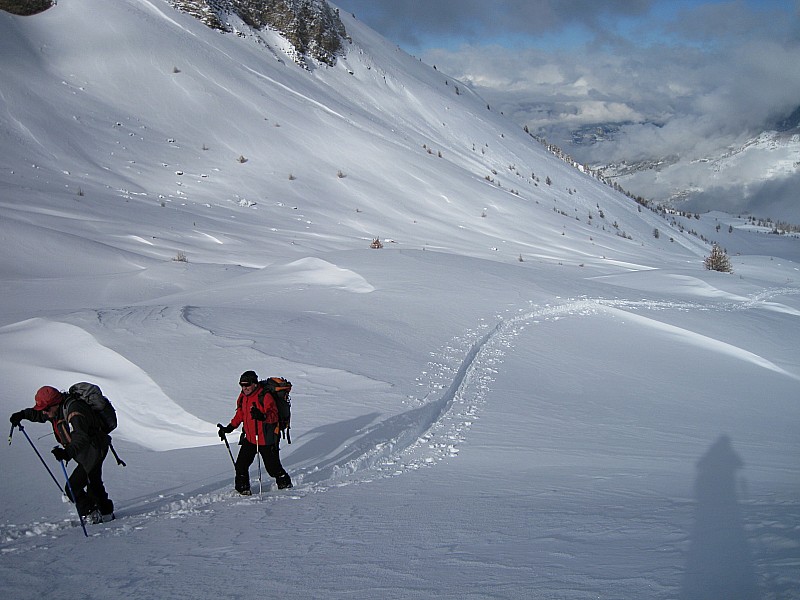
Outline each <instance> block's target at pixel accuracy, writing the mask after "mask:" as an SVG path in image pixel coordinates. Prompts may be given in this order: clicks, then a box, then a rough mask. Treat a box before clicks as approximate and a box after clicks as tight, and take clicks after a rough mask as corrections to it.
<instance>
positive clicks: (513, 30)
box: [335, 0, 800, 54]
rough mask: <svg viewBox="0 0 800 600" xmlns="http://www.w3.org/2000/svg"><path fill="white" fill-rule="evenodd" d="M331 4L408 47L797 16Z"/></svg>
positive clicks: (634, 34) (405, 2) (752, 10)
mask: <svg viewBox="0 0 800 600" xmlns="http://www.w3.org/2000/svg"><path fill="white" fill-rule="evenodd" d="M335 4H337V5H338V6H339V7H340V8H342V9H343V10H346V11H348V12H351V13H354V14H355V15H356V16H357V17H358V18H359V19H361V20H363V21H364V22H365V23H367V24H368V25H370V26H371V27H373V28H374V29H376V30H377V31H379V32H381V33H382V34H384V35H385V36H386V37H387V38H389V39H391V40H393V41H395V42H397V43H398V44H399V45H400V46H402V47H403V48H404V49H406V50H407V51H409V52H411V53H413V54H421V53H424V52H425V51H428V50H431V49H434V48H448V49H453V48H457V47H458V46H460V45H462V44H469V45H484V44H499V45H507V46H510V47H515V48H518V47H521V46H526V45H527V46H535V47H540V48H544V49H547V48H558V49H562V50H563V49H567V48H574V47H578V46H581V45H584V44H587V43H590V42H592V41H594V40H596V39H597V38H603V37H606V36H609V35H612V36H616V35H622V36H624V37H625V38H627V39H628V40H630V41H644V42H645V43H647V42H651V43H652V42H658V41H663V42H666V43H673V42H674V24H675V23H678V24H679V23H680V22H681V20H682V19H684V18H688V19H689V20H691V19H693V18H699V17H705V18H708V19H710V20H709V21H707V24H708V25H709V29H708V30H707V32H706V38H707V41H709V42H713V39H714V25H715V20H716V19H720V22H719V23H718V24H719V26H720V27H721V28H722V27H725V22H724V19H722V16H723V15H724V14H725V13H729V14H730V13H749V15H750V16H751V17H752V20H753V22H754V23H755V22H758V21H760V20H761V19H764V20H765V22H769V21H772V20H773V19H779V23H780V24H781V26H785V25H786V24H787V21H789V20H791V18H793V19H794V20H797V18H798V12H799V11H800V8H798V5H799V3H798V2H797V0H738V1H733V2H720V1H713V2H711V1H708V0H605V1H603V0H492V1H486V0H339V1H338V2H335ZM714 12H716V14H717V16H716V17H714V16H713V15H712V13H714ZM687 14H688V16H687ZM771 15H774V16H771ZM787 17H788V18H787ZM720 33H724V32H722V31H720ZM795 33H797V32H796V31H795Z"/></svg>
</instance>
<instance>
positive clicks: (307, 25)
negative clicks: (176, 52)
mask: <svg viewBox="0 0 800 600" xmlns="http://www.w3.org/2000/svg"><path fill="white" fill-rule="evenodd" d="M170 2H171V3H172V5H173V6H174V7H175V8H177V9H178V10H180V11H182V12H185V13H188V14H190V15H192V16H194V17H196V18H198V19H200V20H201V21H202V22H203V23H205V24H206V25H208V26H209V27H211V28H213V29H219V30H220V31H225V32H230V31H231V30H232V29H231V27H230V25H229V24H228V16H229V15H236V16H238V17H239V18H240V19H241V20H242V21H244V22H245V23H246V24H247V25H249V26H250V27H252V28H253V29H256V30H261V29H264V28H270V29H274V30H275V31H277V32H278V33H280V34H281V35H282V36H283V37H285V38H286V40H287V41H289V42H290V43H291V44H292V46H293V47H294V49H295V52H296V56H295V57H294V58H295V60H296V61H297V62H299V63H301V64H302V63H304V62H305V61H306V60H307V59H308V58H312V59H314V60H317V61H319V62H322V63H325V64H327V65H334V64H336V58H337V56H339V55H341V54H342V53H343V50H344V44H345V41H347V40H348V39H349V37H348V35H347V31H346V30H345V28H344V24H343V23H342V21H341V19H340V18H339V11H338V10H337V9H333V8H331V6H330V5H329V4H328V3H327V2H326V1H325V0H170Z"/></svg>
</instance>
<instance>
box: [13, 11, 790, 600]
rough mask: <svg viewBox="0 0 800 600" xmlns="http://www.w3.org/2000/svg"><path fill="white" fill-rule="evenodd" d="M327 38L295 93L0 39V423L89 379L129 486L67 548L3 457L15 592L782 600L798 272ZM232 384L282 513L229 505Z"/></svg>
mask: <svg viewBox="0 0 800 600" xmlns="http://www.w3.org/2000/svg"><path fill="white" fill-rule="evenodd" d="M87 15H89V16H90V17H91V18H87ZM342 18H343V20H344V22H345V26H346V27H347V30H348V33H349V34H350V35H351V36H352V37H353V40H354V41H353V44H352V46H351V47H350V48H349V51H348V54H347V56H346V57H345V58H344V59H342V60H340V62H339V64H338V65H337V66H336V67H334V68H319V67H312V68H311V69H310V70H304V69H301V68H300V67H298V66H296V65H294V64H293V63H292V62H291V61H290V60H289V59H288V58H287V57H286V55H285V54H283V53H282V52H281V51H280V47H279V40H278V39H277V36H276V35H275V34H271V33H270V34H264V35H263V36H261V37H260V38H259V39H260V40H261V41H259V39H257V38H256V36H254V35H253V34H252V33H247V31H246V29H245V28H244V27H241V30H242V31H243V32H245V33H246V35H243V36H241V37H239V36H235V35H222V34H219V33H217V32H212V31H210V30H207V29H205V28H204V27H203V26H202V25H201V24H199V23H198V22H197V21H195V20H194V19H192V18H191V17H188V16H186V15H182V14H180V13H177V12H175V11H173V10H172V9H171V8H170V7H169V5H168V4H167V3H166V2H161V1H158V0H150V1H147V0H117V2H114V3H107V2H100V1H99V0H61V1H60V2H59V4H58V6H57V7H56V8H54V9H52V10H50V11H47V12H46V13H44V14H42V15H38V16H36V17H32V18H26V19H22V18H16V17H11V16H9V15H6V14H4V13H3V14H0V56H1V57H2V60H0V78H2V81H3V82H4V83H3V85H2V88H0V91H1V92H2V93H1V95H0V125H1V126H0V144H2V148H1V150H2V151H1V152H0V215H1V216H2V218H0V239H2V244H3V254H2V258H0V278H2V285H3V302H2V306H1V307H0V357H2V359H1V360H0V380H2V381H3V383H4V394H3V395H2V401H0V402H1V403H2V408H3V409H4V410H5V414H10V413H11V412H12V411H14V410H17V409H19V408H22V407H25V406H31V405H32V404H33V394H34V393H35V391H36V389H37V388H38V387H39V386H41V385H44V384H49V385H55V386H58V387H61V388H66V387H68V386H69V385H70V384H71V383H74V382H75V381H79V380H90V381H94V382H96V383H98V384H99V385H101V386H102V387H103V389H104V390H105V391H106V393H107V394H108V395H109V396H110V397H111V399H112V400H113V402H114V403H115V406H116V407H117V409H118V412H119V416H120V423H121V424H120V427H119V429H118V431H117V432H115V434H114V440H115V446H116V447H117V449H118V451H119V452H120V454H121V456H122V457H123V458H124V459H125V460H126V461H127V463H128V466H127V467H125V468H122V467H118V466H116V465H115V464H114V462H113V460H112V459H109V460H108V461H107V462H106V469H105V470H106V480H107V486H108V489H109V491H110V493H111V495H112V498H113V499H114V501H115V502H116V505H117V515H118V517H119V518H118V520H116V521H115V522H112V523H109V524H105V525H101V526H95V527H92V528H91V529H90V530H89V532H90V538H89V539H84V537H83V534H82V532H81V530H80V528H78V527H76V518H75V515H74V512H73V511H72V507H71V505H69V504H66V503H63V502H61V501H60V499H59V498H60V496H59V492H58V490H57V489H55V486H54V484H53V481H52V480H51V479H50V478H49V477H48V475H47V473H46V472H45V470H44V468H43V467H42V465H41V464H40V463H39V461H38V459H37V458H36V456H35V454H34V453H33V452H32V450H31V448H30V446H29V445H28V443H27V441H26V440H25V438H24V437H23V436H22V434H21V432H18V431H17V432H14V435H13V442H12V444H11V445H10V446H9V447H7V448H6V449H5V450H4V451H2V452H0V469H2V473H3V475H4V477H3V480H4V485H3V486H2V488H0V498H1V499H2V505H3V507H4V515H3V520H2V524H0V540H2V541H1V542H0V549H1V550H2V559H0V575H1V576H2V581H3V587H4V590H5V591H6V594H7V595H8V596H9V597H14V598H41V597H45V598H67V597H76V596H77V597H81V598H98V599H100V598H109V597H114V598H116V597H119V598H153V597H164V598H167V597H169V598H187V599H188V598H192V599H197V598H219V597H225V598H251V597H256V596H262V595H269V596H274V597H283V598H328V599H330V598H432V597H439V598H565V599H567V598H568V599H570V600H572V599H584V598H663V599H667V598H692V599H700V598H703V599H706V600H708V599H711V598H726V599H733V598H763V599H769V598H776V599H777V598H781V599H783V598H800V592H798V590H800V532H798V528H797V523H798V517H800V469H799V468H798V466H797V457H798V455H799V454H800V452H799V451H800V439H799V438H798V434H797V432H798V426H800V407H799V406H798V402H797V400H798V386H799V385H800V352H799V351H798V345H797V341H796V340H797V339H798V333H800V332H799V331H798V329H799V328H800V319H798V317H800V294H799V293H798V292H800V283H799V277H800V273H798V269H799V268H800V267H799V266H798V258H799V255H800V252H799V251H798V250H799V246H800V244H798V240H797V239H795V238H788V237H778V236H773V235H769V234H767V233H764V232H754V231H750V230H748V229H747V227H746V224H745V222H744V221H743V220H742V219H738V218H736V217H729V216H726V215H721V214H712V215H703V216H702V217H701V218H700V219H699V220H697V219H681V218H677V217H676V218H675V223H676V226H674V227H673V226H672V225H671V223H672V221H673V218H672V217H669V220H667V219H665V218H663V217H661V216H659V215H657V214H655V213H653V212H651V211H649V210H647V209H641V210H639V209H638V208H637V205H636V204H635V203H633V202H632V201H631V200H629V199H627V198H625V197H624V196H621V195H619V194H616V193H615V192H614V191H613V190H611V189H610V188H608V187H607V186H604V185H603V184H601V183H599V182H598V181H596V180H594V179H593V178H591V177H590V176H588V175H586V174H584V173H581V172H579V171H578V170H576V169H574V168H572V167H570V166H569V165H567V164H566V163H564V162H561V161H559V160H558V159H556V158H555V157H553V156H551V155H549V154H548V153H547V152H545V151H544V149H543V148H541V147H540V146H538V145H537V144H536V143H535V142H533V140H531V138H530V137H529V136H527V135H526V134H524V132H521V131H519V130H518V129H517V128H515V127H514V126H513V125H512V124H511V123H509V122H508V121H507V120H505V119H504V118H503V117H502V115H499V114H496V113H495V112H494V111H492V110H490V109H488V108H487V107H486V104H485V102H483V101H482V100H481V99H480V98H476V97H474V96H472V95H471V94H470V93H469V92H468V91H467V90H466V89H464V88H459V92H458V93H456V91H455V88H456V86H457V85H458V82H454V81H452V80H449V79H448V78H447V76H446V75H444V74H442V73H439V72H437V71H435V70H433V69H432V68H429V67H427V66H426V65H424V64H422V63H420V62H419V61H417V60H415V59H413V58H411V57H408V56H407V55H405V54H404V53H403V52H401V51H400V50H398V49H397V48H395V47H393V46H391V45H390V44H387V43H386V42H385V41H384V40H382V39H381V38H379V37H378V36H377V35H376V34H375V33H374V32H371V31H370V30H368V29H367V28H365V27H363V26H362V25H361V24H360V23H358V22H357V21H355V20H354V19H352V17H351V16H350V15H346V14H342ZM98 23H100V24H102V26H97V24H98ZM118 40H125V43H124V44H123V43H118ZM175 71H178V72H175ZM439 153H441V157H440V156H439ZM239 156H243V157H245V158H246V159H247V161H246V162H244V163H242V162H239V161H238V160H237V158H238V157H239ZM290 174H291V175H292V177H291V178H290V176H289V175H290ZM487 177H488V179H487ZM546 177H549V178H551V180H552V184H551V185H548V184H547V183H546V182H545V178H546ZM678 223H682V224H683V225H684V229H685V230H687V231H689V230H694V231H695V232H696V233H697V234H698V235H704V236H705V237H706V238H709V239H715V240H718V241H720V243H722V244H723V245H724V246H725V247H726V248H727V249H728V251H729V253H730V255H731V258H732V261H733V266H734V273H733V274H722V273H715V272H709V271H705V270H704V269H703V264H702V261H703V257H704V256H705V255H707V254H708V253H709V251H710V248H709V246H708V245H707V244H705V243H704V242H702V241H701V240H700V238H699V237H698V235H692V234H689V233H683V232H681V231H679V229H678V228H677V224H678ZM718 224H721V225H722V226H721V228H720V231H719V232H718V231H717V230H716V226H717V225H718ZM729 224H732V225H734V228H735V229H734V231H733V232H732V233H728V225H729ZM656 228H657V229H659V232H660V235H659V237H658V238H656V237H655V236H654V235H653V231H654V229H656ZM622 234H624V235H622ZM375 237H380V238H381V240H382V241H383V242H384V248H383V249H381V250H373V249H370V247H369V245H370V242H371V240H372V239H374V238H375ZM179 253H185V255H186V257H187V259H188V262H182V261H177V260H173V259H175V258H177V257H178V255H179ZM246 369H255V370H256V371H258V373H259V374H260V375H262V376H267V375H274V374H280V375H283V376H285V377H287V378H289V379H290V380H291V381H292V382H293V383H294V386H295V389H294V393H293V394H292V397H293V430H292V434H293V435H292V438H293V440H292V441H293V443H292V444H291V445H290V446H289V445H283V446H282V458H283V462H284V464H285V466H286V467H287V469H288V470H289V471H290V473H291V474H292V477H293V479H294V480H295V483H296V486H295V488H293V489H292V490H284V491H280V492H278V491H277V490H275V489H274V487H273V486H271V485H270V482H269V481H267V480H266V479H265V480H264V481H263V488H264V489H263V493H262V494H260V495H255V496H253V497H252V498H239V497H234V495H233V494H232V489H231V488H232V467H231V461H230V457H229V456H228V454H227V451H226V449H225V447H224V445H222V444H221V443H220V442H219V439H218V438H217V436H216V427H215V423H217V422H227V419H229V418H230V417H231V415H232V414H233V410H234V401H235V397H236V394H237V393H238V390H237V386H236V383H237V378H238V376H239V374H240V373H241V372H242V371H244V370H246ZM25 431H26V432H27V433H28V434H29V435H31V437H32V439H33V440H34V442H35V443H36V444H37V447H38V448H39V449H40V450H41V451H42V452H43V453H46V452H47V450H49V448H50V447H51V446H52V444H53V440H52V436H48V435H47V433H48V428H47V427H46V426H42V425H37V424H26V428H25ZM234 451H235V450H234ZM46 460H48V463H49V464H50V466H51V468H53V469H54V470H55V469H56V468H57V467H58V465H57V463H56V462H55V461H54V460H53V459H52V458H50V457H49V454H46ZM56 474H57V475H58V473H57V472H56ZM251 475H252V476H253V482H254V484H255V486H256V488H257V487H258V483H257V475H256V466H255V465H254V466H253V469H252V470H251Z"/></svg>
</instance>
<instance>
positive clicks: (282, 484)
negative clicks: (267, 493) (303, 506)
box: [275, 473, 294, 490]
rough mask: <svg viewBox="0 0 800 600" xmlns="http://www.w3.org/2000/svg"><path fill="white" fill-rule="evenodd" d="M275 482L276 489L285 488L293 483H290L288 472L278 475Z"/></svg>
mask: <svg viewBox="0 0 800 600" xmlns="http://www.w3.org/2000/svg"><path fill="white" fill-rule="evenodd" d="M275 483H277V484H278V489H279V490H285V489H287V488H290V487H294V485H293V484H292V479H291V477H289V474H288V473H284V474H283V475H281V476H280V477H278V478H277V479H276V480H275Z"/></svg>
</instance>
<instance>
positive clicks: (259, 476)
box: [256, 422, 261, 496]
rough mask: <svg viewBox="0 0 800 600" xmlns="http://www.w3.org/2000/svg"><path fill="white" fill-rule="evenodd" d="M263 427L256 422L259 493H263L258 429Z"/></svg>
mask: <svg viewBox="0 0 800 600" xmlns="http://www.w3.org/2000/svg"><path fill="white" fill-rule="evenodd" d="M259 427H261V426H260V425H259V424H258V422H256V456H257V457H258V495H259V496H260V495H261V448H259V446H258V429H259Z"/></svg>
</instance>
